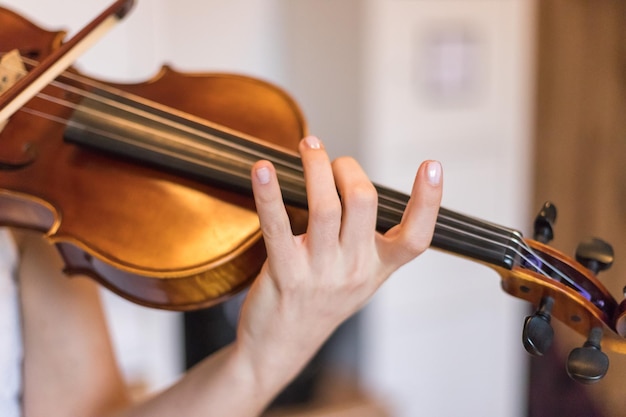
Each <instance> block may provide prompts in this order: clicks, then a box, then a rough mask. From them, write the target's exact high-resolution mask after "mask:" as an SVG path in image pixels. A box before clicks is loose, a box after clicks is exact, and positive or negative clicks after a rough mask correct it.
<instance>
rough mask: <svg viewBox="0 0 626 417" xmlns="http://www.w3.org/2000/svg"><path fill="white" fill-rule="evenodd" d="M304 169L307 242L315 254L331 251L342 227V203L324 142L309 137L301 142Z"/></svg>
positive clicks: (336, 242)
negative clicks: (307, 215)
mask: <svg viewBox="0 0 626 417" xmlns="http://www.w3.org/2000/svg"><path fill="white" fill-rule="evenodd" d="M300 155H301V157H302V166H303V168H304V180H305V184H306V192H307V202H308V207H309V223H308V228H307V244H308V245H310V250H312V251H313V253H316V254H321V253H323V252H327V251H330V250H331V249H333V248H334V247H336V245H337V244H338V238H339V230H340V227H341V202H340V200H339V195H338V194H337V188H336V185H335V179H334V177H333V172H332V167H331V164H330V160H329V158H328V154H327V153H326V151H325V150H324V147H323V145H322V143H321V141H320V140H319V139H318V138H316V137H315V136H308V137H306V138H304V139H303V140H302V141H301V143H300Z"/></svg>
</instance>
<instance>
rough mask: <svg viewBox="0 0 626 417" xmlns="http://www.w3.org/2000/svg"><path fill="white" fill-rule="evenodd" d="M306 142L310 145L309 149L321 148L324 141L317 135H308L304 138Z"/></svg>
mask: <svg viewBox="0 0 626 417" xmlns="http://www.w3.org/2000/svg"><path fill="white" fill-rule="evenodd" d="M304 143H306V145H307V146H308V147H309V149H321V148H322V142H321V141H320V140H319V139H318V138H317V137H316V136H307V137H306V138H304Z"/></svg>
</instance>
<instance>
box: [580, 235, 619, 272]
mask: <svg viewBox="0 0 626 417" xmlns="http://www.w3.org/2000/svg"><path fill="white" fill-rule="evenodd" d="M613 258H614V254H613V247H612V246H611V245H610V244H608V243H607V242H605V241H603V240H601V239H597V238H590V239H587V240H584V241H582V242H580V244H579V245H578V247H577V248H576V260H577V261H578V262H580V263H581V264H583V265H585V266H586V267H587V268H588V269H589V270H590V271H592V272H593V273H594V274H597V273H598V272H600V271H604V270H605V269H609V268H610V267H611V265H612V264H613Z"/></svg>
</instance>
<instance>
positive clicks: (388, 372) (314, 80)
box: [4, 0, 533, 417]
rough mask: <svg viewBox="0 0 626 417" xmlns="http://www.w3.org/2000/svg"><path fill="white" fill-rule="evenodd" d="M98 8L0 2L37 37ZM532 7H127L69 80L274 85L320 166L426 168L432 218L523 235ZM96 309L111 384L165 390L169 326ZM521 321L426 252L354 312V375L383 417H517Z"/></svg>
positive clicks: (81, 2)
mask: <svg viewBox="0 0 626 417" xmlns="http://www.w3.org/2000/svg"><path fill="white" fill-rule="evenodd" d="M108 3H109V2H108V1H104V0H71V1H70V0H65V1H57V2H46V1H43V0H9V1H4V4H5V5H8V6H10V7H12V8H15V9H19V10H22V11H23V12H24V13H26V14H27V15H29V16H32V17H34V18H36V21H37V22H39V23H41V24H45V26H46V27H51V28H54V27H57V28H70V29H72V30H76V29H77V28H79V27H80V25H81V24H83V23H84V22H86V21H88V20H89V19H90V16H92V15H94V14H95V13H97V12H98V11H99V10H100V9H103V8H104V7H105V6H106V5H107V4H108ZM532 5H533V1H532V0H446V1H441V0H420V1H417V0H384V1H383V0H342V1H336V0H335V1H333V0H176V1H168V0H139V2H138V5H137V7H136V10H135V11H134V12H133V13H132V14H131V15H130V16H129V17H128V18H127V20H125V21H124V22H123V23H121V24H120V26H119V27H117V28H116V29H114V31H113V32H112V33H111V34H110V36H107V37H106V38H105V39H104V40H103V41H102V42H101V43H99V44H98V45H96V46H95V47H94V48H93V49H92V51H90V52H89V53H88V54H87V55H86V56H85V57H84V58H83V59H81V60H80V62H79V68H81V69H83V70H85V71H87V72H89V73H90V74H96V75H100V76H103V77H113V78H116V79H128V80H140V79H144V78H146V77H149V76H150V75H151V74H153V73H155V72H156V69H157V68H158V66H159V65H160V63H161V62H164V61H166V62H170V63H172V64H174V66H175V67H176V68H178V69H182V70H194V71H196V70H211V71H228V72H243V73H247V74H250V75H254V76H257V77H261V78H264V79H269V80H271V81H275V82H277V83H279V84H280V85H282V86H284V87H286V88H287V90H288V91H290V92H291V93H292V94H293V95H294V96H295V97H296V99H297V100H298V101H299V102H300V104H301V105H302V107H303V109H304V111H305V114H306V115H307V116H308V119H309V122H310V126H311V130H312V131H313V132H315V133H317V134H319V135H321V136H322V138H323V139H324V140H325V142H326V143H327V145H328V147H329V148H330V150H331V153H333V154H334V155H339V154H346V153H348V154H352V155H356V156H357V157H359V159H360V160H361V161H362V162H363V163H364V165H365V167H366V169H367V170H368V172H369V173H370V174H371V175H372V177H373V178H374V179H375V181H376V182H379V183H381V184H384V185H388V186H391V187H394V188H397V189H399V190H401V191H408V190H409V188H410V183H411V181H412V178H413V175H414V171H415V169H416V167H417V165H418V163H419V162H420V161H421V160H423V159H426V158H436V159H440V160H441V161H442V162H443V164H444V169H445V197H444V206H446V207H448V208H451V209H455V210H458V211H462V212H465V213H468V214H473V215H477V216H479V217H482V218H484V219H489V220H492V221H495V222H499V223H502V224H504V225H510V226H516V227H519V228H525V226H526V225H528V224H530V219H529V214H528V213H527V212H526V209H527V204H526V200H527V197H528V195H529V192H528V178H529V173H528V165H529V159H528V155H529V150H530V149H529V143H530V131H529V128H530V126H531V125H532V123H531V122H532V121H531V116H530V110H531V108H530V101H531V99H532V97H531V92H532V84H531V82H532V78H531V77H530V70H531V69H532V60H531V56H532V48H531V46H532V36H531V35H532V23H533V22H532V8H533V6H532ZM441 39H443V41H441ZM458 39H461V41H458ZM435 40H438V41H437V42H439V43H437V42H436V41H435ZM459 42H460V43H459ZM459 45H460V46H459ZM459 68H461V69H464V71H462V72H460V73H459V72H457V71H458V69H459ZM442 74H443V75H442ZM446 74H447V75H446ZM444 75H445V76H444ZM109 302H110V305H111V306H112V307H111V309H110V310H111V317H112V321H113V323H114V329H115V334H116V340H117V341H118V346H119V348H118V349H119V351H120V353H121V354H122V357H123V360H124V363H125V367H126V369H127V372H128V373H129V374H130V375H131V376H138V377H140V378H148V379H149V381H150V382H151V384H152V386H153V387H160V386H163V385H164V384H167V383H168V382H170V381H171V380H172V379H174V378H175V377H176V375H177V372H178V369H179V366H180V365H179V362H178V360H177V358H178V356H177V355H178V353H179V352H178V351H177V348H176V343H175V336H176V335H177V332H178V331H179V330H178V328H177V325H176V316H175V315H173V314H171V313H162V312H152V311H149V310H147V309H142V308H139V307H135V306H131V305H129V304H127V303H123V302H120V301H111V300H109ZM521 309H522V304H520V303H518V302H516V301H515V300H512V299H510V298H509V297H508V296H506V295H504V294H503V293H502V292H501V291H500V289H499V283H498V277H497V276H496V275H495V273H493V272H491V271H490V270H488V269H486V268H484V267H481V266H477V265H474V264H472V263H470V262H468V261H465V260H460V259H456V258H454V257H451V256H449V255H445V254H441V253H437V252H433V251H431V252H429V253H427V254H426V255H425V256H423V257H422V258H421V259H419V260H418V261H417V262H415V263H414V264H411V265H410V266H407V267H406V268H404V269H403V270H402V271H401V272H400V273H399V274H397V275H396V276H395V277H394V279H393V280H392V281H391V282H389V283H388V284H387V285H385V287H384V288H383V290H382V291H381V293H380V294H378V295H377V296H376V297H375V299H374V301H373V302H372V303H371V305H370V306H369V307H368V308H367V309H366V311H365V312H364V315H363V317H364V320H363V328H362V343H361V347H360V350H361V351H362V353H363V356H362V362H361V365H362V372H361V373H362V376H363V379H364V381H365V383H366V384H367V386H368V387H370V388H371V389H372V390H373V391H374V392H376V393H377V394H378V395H380V397H381V398H383V399H384V400H385V401H386V402H387V403H388V404H389V405H390V406H391V407H392V408H393V409H394V411H395V415H396V416H398V417H413V416H418V415H435V416H439V417H447V416H450V417H452V416H454V417H456V416H459V415H464V416H480V417H491V416H493V417H516V416H522V415H524V401H525V391H524V386H523V385H524V370H523V358H524V355H525V354H524V353H523V352H522V351H523V349H522V347H521V343H520V334H521V322H522V314H521ZM120 317H122V319H120ZM129 318H132V319H129ZM120 323H124V324H125V325H120ZM144 340H145V341H148V344H149V345H150V350H145V346H142V343H143V341H144ZM154 346H160V347H163V348H164V349H155V348H154ZM139 352H141V353H139ZM145 352H150V355H151V356H150V357H146V356H145Z"/></svg>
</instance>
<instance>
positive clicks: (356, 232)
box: [332, 158, 378, 251]
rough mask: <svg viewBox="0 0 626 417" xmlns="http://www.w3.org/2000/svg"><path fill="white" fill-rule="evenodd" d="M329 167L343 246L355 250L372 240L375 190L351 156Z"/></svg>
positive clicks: (376, 197)
mask: <svg viewBox="0 0 626 417" xmlns="http://www.w3.org/2000/svg"><path fill="white" fill-rule="evenodd" d="M332 167H333V173H334V176H335V181H336V183H337V189H338V190H339V195H340V196H341V202H342V206H343V212H342V220H341V235H340V239H341V243H342V245H343V247H345V248H352V249H354V250H355V251H358V250H359V248H362V247H363V245H370V244H372V242H373V239H372V238H373V236H374V233H375V232H376V209H377V207H378V193H377V192H376V188H375V187H374V185H373V184H372V183H371V181H370V180H369V178H368V177H367V175H366V174H365V172H364V171H363V169H362V168H361V166H360V165H359V164H358V163H357V162H356V160H354V159H353V158H339V159H337V160H335V161H334V162H333V164H332Z"/></svg>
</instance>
